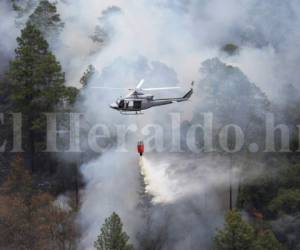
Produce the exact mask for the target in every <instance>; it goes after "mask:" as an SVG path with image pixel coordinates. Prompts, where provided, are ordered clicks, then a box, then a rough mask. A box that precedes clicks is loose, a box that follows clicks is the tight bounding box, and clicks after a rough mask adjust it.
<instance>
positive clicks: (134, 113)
mask: <svg viewBox="0 0 300 250" xmlns="http://www.w3.org/2000/svg"><path fill="white" fill-rule="evenodd" d="M120 114H122V115H143V114H144V113H142V111H127V112H126V111H120Z"/></svg>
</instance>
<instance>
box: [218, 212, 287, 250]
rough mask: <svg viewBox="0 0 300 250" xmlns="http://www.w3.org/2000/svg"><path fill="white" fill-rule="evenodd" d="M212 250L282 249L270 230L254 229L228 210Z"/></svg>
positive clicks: (239, 215)
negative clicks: (222, 227)
mask: <svg viewBox="0 0 300 250" xmlns="http://www.w3.org/2000/svg"><path fill="white" fill-rule="evenodd" d="M213 249H214V250H275V249H276V250H282V249H283V247H282V246H281V244H280V243H279V242H278V241H277V239H276V238H275V236H274V234H273V233H272V232H271V231H270V230H255V229H254V227H253V226H251V225H250V224H249V223H247V222H246V221H244V220H243V219H242V217H241V214H240V213H239V212H237V211H235V210H232V211H229V212H228V213H227V215H226V218H225V226H224V229H222V230H219V231H218V233H217V235H216V236H215V239H214V245H213Z"/></svg>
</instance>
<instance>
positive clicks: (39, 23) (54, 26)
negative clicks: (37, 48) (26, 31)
mask: <svg viewBox="0 0 300 250" xmlns="http://www.w3.org/2000/svg"><path fill="white" fill-rule="evenodd" d="M28 22H29V23H30V24H32V25H35V27H36V28H37V29H39V31H40V32H41V33H42V34H43V36H44V37H47V38H48V37H50V36H54V35H58V33H59V32H60V31H61V30H62V28H63V27H64V23H63V22H62V21H61V19H60V15H59V14H58V13H57V9H56V6H55V4H53V3H50V2H49V1H48V0H42V1H40V3H39V5H38V6H37V7H36V9H35V10H34V12H33V13H32V14H31V15H30V16H29V20H28Z"/></svg>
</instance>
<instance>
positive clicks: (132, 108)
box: [99, 79, 194, 115]
mask: <svg viewBox="0 0 300 250" xmlns="http://www.w3.org/2000/svg"><path fill="white" fill-rule="evenodd" d="M143 84H144V79H142V80H141V81H140V82H139V83H138V85H137V86H136V87H135V88H133V89H128V90H129V91H131V92H130V93H129V94H128V95H127V96H126V97H124V98H122V97H121V98H119V99H117V100H116V101H115V102H114V103H112V104H111V105H110V108H112V109H115V110H118V111H120V113H121V114H129V115H130V114H133V115H135V114H143V113H142V111H143V110H146V109H149V108H152V107H155V106H162V105H167V104H171V103H175V102H184V101H187V100H189V99H190V97H191V96H192V94H193V85H194V82H192V83H191V89H190V90H189V91H188V92H187V93H186V94H185V95H184V96H182V97H177V98H162V99H155V98H154V95H152V94H145V93H144V92H145V91H157V90H167V89H178V88H179V87H162V88H142V85H143ZM99 88H106V87H99ZM107 89H122V88H107Z"/></svg>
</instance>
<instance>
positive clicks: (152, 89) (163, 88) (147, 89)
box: [142, 87, 180, 91]
mask: <svg viewBox="0 0 300 250" xmlns="http://www.w3.org/2000/svg"><path fill="white" fill-rule="evenodd" d="M167 89H180V87H162V88H146V89H142V90H144V91H154V90H167Z"/></svg>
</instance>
